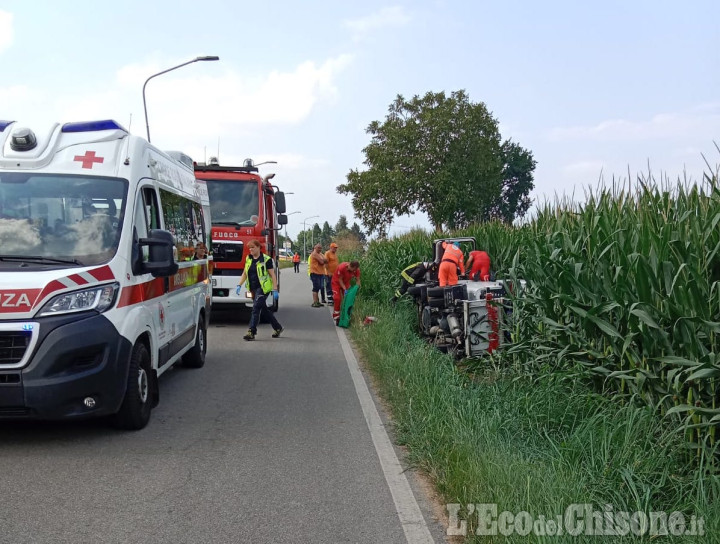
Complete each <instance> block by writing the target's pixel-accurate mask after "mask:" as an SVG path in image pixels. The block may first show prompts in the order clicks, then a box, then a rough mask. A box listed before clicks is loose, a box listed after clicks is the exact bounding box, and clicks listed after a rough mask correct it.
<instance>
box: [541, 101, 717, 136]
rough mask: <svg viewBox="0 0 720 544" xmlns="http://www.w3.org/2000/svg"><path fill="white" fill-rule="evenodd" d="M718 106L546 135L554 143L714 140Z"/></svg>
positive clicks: (600, 124) (559, 129) (703, 105)
mask: <svg viewBox="0 0 720 544" xmlns="http://www.w3.org/2000/svg"><path fill="white" fill-rule="evenodd" d="M718 126H720V104H717V103H714V104H702V105H699V106H696V107H694V108H692V109H690V110H688V111H685V112H675V113H660V114H657V115H655V116H653V117H652V118H650V119H647V120H639V121H631V120H627V119H610V120H607V121H602V122H601V123H598V124H597V125H594V126H575V127H558V128H554V129H552V130H551V131H550V132H549V139H550V140H551V141H554V142H561V141H577V140H592V141H602V142H620V141H624V142H628V141H644V140H660V139H680V138H684V137H693V138H697V137H701V138H703V137H709V138H712V137H713V136H716V131H717V127H718Z"/></svg>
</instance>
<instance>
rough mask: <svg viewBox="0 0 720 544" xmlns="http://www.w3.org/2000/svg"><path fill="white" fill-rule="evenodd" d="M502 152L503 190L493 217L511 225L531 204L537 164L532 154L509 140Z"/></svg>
mask: <svg viewBox="0 0 720 544" xmlns="http://www.w3.org/2000/svg"><path fill="white" fill-rule="evenodd" d="M502 151H503V157H504V159H505V163H504V164H503V188H502V194H501V195H500V200H499V202H498V203H497V204H496V207H495V210H494V213H493V215H494V216H495V217H497V218H498V219H500V220H502V221H504V222H506V223H512V222H513V220H515V218H516V217H522V216H524V215H525V213H527V211H528V209H529V208H530V204H531V203H532V202H531V200H530V196H529V194H530V191H532V189H533V187H534V186H535V183H534V182H533V172H534V171H535V165H536V164H537V162H536V161H535V159H533V154H532V152H530V151H528V150H527V149H523V148H522V147H520V146H519V145H518V144H516V143H515V142H512V141H510V140H507V141H506V142H505V143H504V144H503V147H502Z"/></svg>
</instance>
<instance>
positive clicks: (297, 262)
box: [293, 251, 300, 274]
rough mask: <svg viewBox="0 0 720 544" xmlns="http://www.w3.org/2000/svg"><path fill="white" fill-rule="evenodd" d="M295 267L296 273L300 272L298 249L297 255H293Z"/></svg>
mask: <svg viewBox="0 0 720 544" xmlns="http://www.w3.org/2000/svg"><path fill="white" fill-rule="evenodd" d="M293 267H294V268H295V273H296V274H299V273H300V254H299V253H298V252H297V251H296V252H295V255H293Z"/></svg>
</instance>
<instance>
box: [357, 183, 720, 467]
mask: <svg viewBox="0 0 720 544" xmlns="http://www.w3.org/2000/svg"><path fill="white" fill-rule="evenodd" d="M719 224H720V184H718V176H717V174H714V175H706V177H705V179H704V180H703V183H701V184H699V185H696V184H693V185H691V184H684V183H680V182H678V184H677V185H675V186H667V185H666V186H659V185H658V184H656V183H655V182H654V181H652V180H642V179H640V180H638V183H637V186H636V187H633V188H632V189H630V188H626V187H622V188H612V189H608V188H603V189H600V190H599V191H597V192H596V193H595V194H590V195H588V197H587V200H586V202H585V203H584V204H582V205H577V204H573V203H571V202H567V201H559V202H555V203H554V204H546V205H544V206H543V207H541V209H540V210H539V211H538V212H537V213H536V215H535V217H534V218H533V220H532V221H530V222H528V223H526V224H524V225H521V226H517V227H509V226H506V225H503V224H500V223H488V224H483V225H478V226H476V227H474V228H471V229H468V230H466V231H462V232H457V233H453V235H470V236H474V237H475V238H476V240H477V242H478V247H479V249H484V250H486V251H488V253H489V254H490V255H491V258H492V261H493V263H492V264H493V266H492V268H493V270H494V271H496V272H497V276H498V277H505V278H515V279H520V278H522V279H525V280H526V281H527V288H526V289H525V291H524V292H522V293H516V299H515V300H514V312H513V317H512V321H511V322H509V323H507V324H506V325H507V326H508V327H510V330H511V334H512V338H513V342H512V344H511V345H509V346H508V347H507V348H506V349H505V350H504V352H503V353H502V355H501V356H500V359H499V362H500V364H504V365H507V366H508V367H511V368H512V369H514V370H516V371H519V372H521V373H522V374H525V375H531V376H539V375H547V374H548V373H553V374H557V375H558V376H560V377H562V379H572V380H581V381H584V382H587V383H589V384H591V385H592V386H593V387H595V388H596V389H597V390H598V391H599V392H602V393H603V394H605V395H606V396H608V397H611V398H613V399H615V400H617V401H618V402H641V403H644V404H647V405H649V406H651V407H653V408H654V409H655V410H657V413H658V415H659V416H660V417H662V418H664V420H665V421H666V422H667V423H668V424H669V425H671V426H672V428H675V429H677V432H679V433H684V435H685V437H686V444H687V447H688V454H689V455H690V456H692V457H693V458H695V459H696V460H697V462H699V463H703V464H705V463H707V464H708V466H709V467H712V468H715V464H714V463H715V460H716V459H717V457H716V454H717V440H716V433H717V432H718V431H717V426H718V424H719V423H720V404H719V400H720V399H718V393H717V386H716V383H717V382H718V380H720V360H719V357H718V335H720V254H719V252H720V230H719V227H720V225H719ZM436 237H441V235H440V234H428V233H425V232H423V231H414V232H411V233H409V234H407V235H405V236H402V237H399V238H395V239H393V240H390V241H381V242H373V243H372V244H371V245H370V247H369V249H368V251H367V253H366V255H365V256H364V258H363V263H362V274H363V291H364V292H374V293H376V294H377V295H378V296H379V297H380V298H383V299H384V300H387V299H388V298H389V297H390V296H392V292H393V290H394V288H395V287H396V285H397V284H398V283H399V276H398V273H399V271H400V270H401V269H402V268H403V267H404V266H406V265H407V264H410V263H412V262H415V261H420V260H428V259H429V258H430V257H431V255H430V253H429V252H430V247H431V241H432V239H433V238H436Z"/></svg>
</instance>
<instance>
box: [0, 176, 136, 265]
mask: <svg viewBox="0 0 720 544" xmlns="http://www.w3.org/2000/svg"><path fill="white" fill-rule="evenodd" d="M127 187H128V183H127V181H126V180H123V179H117V178H101V177H91V176H63V175H45V174H30V173H3V174H2V175H0V257H2V258H3V261H4V262H8V261H9V260H12V261H23V260H26V261H27V262H33V263H44V264H50V263H52V262H56V263H58V264H60V263H63V262H65V263H73V264H77V265H83V266H91V265H96V264H100V263H103V262H107V261H109V260H110V259H111V258H112V257H113V255H115V251H116V250H117V247H118V242H119V240H120V233H121V229H122V221H123V217H124V210H125V201H126V195H127Z"/></svg>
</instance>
